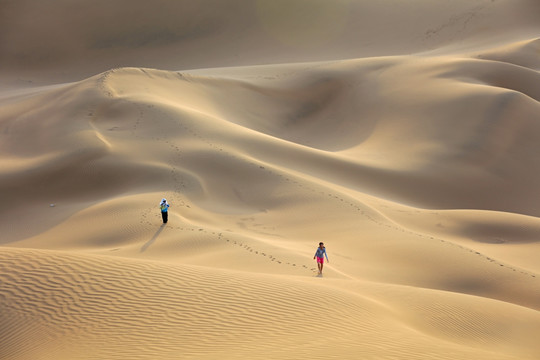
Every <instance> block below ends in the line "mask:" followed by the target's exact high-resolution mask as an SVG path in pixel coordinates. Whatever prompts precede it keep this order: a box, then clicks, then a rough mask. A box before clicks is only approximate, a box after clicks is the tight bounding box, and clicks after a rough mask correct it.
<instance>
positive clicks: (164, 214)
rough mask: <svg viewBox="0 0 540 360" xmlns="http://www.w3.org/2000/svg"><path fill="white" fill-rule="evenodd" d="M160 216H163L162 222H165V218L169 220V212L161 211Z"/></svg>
mask: <svg viewBox="0 0 540 360" xmlns="http://www.w3.org/2000/svg"><path fill="white" fill-rule="evenodd" d="M161 217H162V218H163V223H164V224H165V223H166V222H167V220H169V213H168V212H167V211H162V212H161Z"/></svg>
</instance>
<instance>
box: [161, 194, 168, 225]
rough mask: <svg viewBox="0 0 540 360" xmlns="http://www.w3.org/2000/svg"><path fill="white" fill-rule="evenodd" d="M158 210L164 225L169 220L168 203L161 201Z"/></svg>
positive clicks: (165, 200) (164, 200)
mask: <svg viewBox="0 0 540 360" xmlns="http://www.w3.org/2000/svg"><path fill="white" fill-rule="evenodd" d="M159 208H160V209H161V218H162V219H163V223H164V224H166V223H167V221H168V220H169V211H168V210H169V203H168V202H167V199H165V198H163V199H161V203H159Z"/></svg>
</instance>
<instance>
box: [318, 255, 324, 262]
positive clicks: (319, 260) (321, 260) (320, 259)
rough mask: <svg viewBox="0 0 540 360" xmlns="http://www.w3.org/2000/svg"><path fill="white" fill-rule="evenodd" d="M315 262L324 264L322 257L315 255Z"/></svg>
mask: <svg viewBox="0 0 540 360" xmlns="http://www.w3.org/2000/svg"><path fill="white" fill-rule="evenodd" d="M317 264H324V258H320V257H318V256H317Z"/></svg>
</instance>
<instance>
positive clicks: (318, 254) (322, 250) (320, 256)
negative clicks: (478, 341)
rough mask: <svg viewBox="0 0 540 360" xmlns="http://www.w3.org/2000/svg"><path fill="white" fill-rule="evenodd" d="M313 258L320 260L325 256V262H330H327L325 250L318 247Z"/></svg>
mask: <svg viewBox="0 0 540 360" xmlns="http://www.w3.org/2000/svg"><path fill="white" fill-rule="evenodd" d="M315 256H316V257H318V258H322V257H323V256H326V261H330V260H328V255H327V254H326V248H322V249H321V248H320V247H318V248H317V251H316V252H315Z"/></svg>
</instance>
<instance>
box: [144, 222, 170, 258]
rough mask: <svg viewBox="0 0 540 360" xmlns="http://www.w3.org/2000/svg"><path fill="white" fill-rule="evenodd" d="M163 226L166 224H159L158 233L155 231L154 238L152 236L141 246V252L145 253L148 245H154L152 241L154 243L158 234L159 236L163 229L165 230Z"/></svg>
mask: <svg viewBox="0 0 540 360" xmlns="http://www.w3.org/2000/svg"><path fill="white" fill-rule="evenodd" d="M165 225H166V224H161V226H160V227H159V229H158V231H156V233H155V234H154V236H152V238H151V239H150V240H148V241H147V242H146V244H144V245H143V247H142V248H141V252H145V251H146V249H148V248H149V247H150V245H152V244H153V243H154V241H156V239H157V238H158V236H159V234H161V232H162V231H163V229H165Z"/></svg>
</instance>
